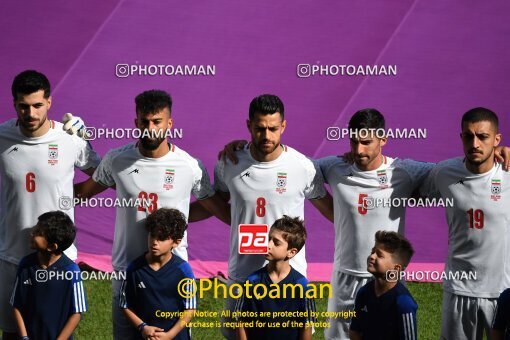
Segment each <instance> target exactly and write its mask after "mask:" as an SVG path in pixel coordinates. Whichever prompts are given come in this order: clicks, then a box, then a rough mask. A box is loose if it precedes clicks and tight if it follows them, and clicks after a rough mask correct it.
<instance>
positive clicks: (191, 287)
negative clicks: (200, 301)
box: [178, 262, 197, 309]
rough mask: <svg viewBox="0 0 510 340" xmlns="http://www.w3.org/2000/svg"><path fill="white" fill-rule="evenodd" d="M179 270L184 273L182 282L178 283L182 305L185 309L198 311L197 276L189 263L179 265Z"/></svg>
mask: <svg viewBox="0 0 510 340" xmlns="http://www.w3.org/2000/svg"><path fill="white" fill-rule="evenodd" d="M179 269H180V270H181V272H182V274H183V275H182V279H181V282H179V283H178V285H179V286H180V288H179V287H178V289H180V291H181V292H184V294H182V295H181V296H182V304H183V307H184V309H197V283H196V281H195V275H194V274H193V270H192V269H191V266H190V265H189V263H188V262H183V263H182V264H181V265H179Z"/></svg>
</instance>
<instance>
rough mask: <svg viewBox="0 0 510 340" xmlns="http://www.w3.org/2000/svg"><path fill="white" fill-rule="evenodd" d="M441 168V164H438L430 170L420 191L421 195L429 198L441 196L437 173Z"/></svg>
mask: <svg viewBox="0 0 510 340" xmlns="http://www.w3.org/2000/svg"><path fill="white" fill-rule="evenodd" d="M440 169H441V166H440V165H436V166H434V167H433V168H432V170H430V172H429V174H428V175H427V177H426V178H425V179H424V181H423V182H422V183H421V185H420V187H419V192H420V195H421V196H424V197H428V198H441V193H440V191H439V187H438V186H437V175H438V173H439V171H440Z"/></svg>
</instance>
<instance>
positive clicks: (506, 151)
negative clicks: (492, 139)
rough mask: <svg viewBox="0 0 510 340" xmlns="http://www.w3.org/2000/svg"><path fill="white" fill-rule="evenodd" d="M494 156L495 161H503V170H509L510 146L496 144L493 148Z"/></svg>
mask: <svg viewBox="0 0 510 340" xmlns="http://www.w3.org/2000/svg"><path fill="white" fill-rule="evenodd" d="M494 158H495V159H496V162H498V163H503V170H505V171H510V148H509V147H507V146H498V147H497V148H496V149H494Z"/></svg>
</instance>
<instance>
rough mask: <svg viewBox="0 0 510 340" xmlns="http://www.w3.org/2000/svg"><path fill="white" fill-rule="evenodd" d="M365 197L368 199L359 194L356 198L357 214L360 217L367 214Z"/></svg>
mask: <svg viewBox="0 0 510 340" xmlns="http://www.w3.org/2000/svg"><path fill="white" fill-rule="evenodd" d="M367 197H368V195H367V194H359V197H358V212H359V213H360V214H361V215H366V214H367V202H366V201H365V199H366V198H367Z"/></svg>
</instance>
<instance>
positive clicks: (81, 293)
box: [68, 263, 87, 313]
mask: <svg viewBox="0 0 510 340" xmlns="http://www.w3.org/2000/svg"><path fill="white" fill-rule="evenodd" d="M69 271H70V272H71V273H72V274H73V275H72V280H71V286H72V291H73V293H72V297H71V305H72V311H73V313H83V312H86V311H87V294H86V293H85V288H84V287H83V281H82V280H81V272H80V268H79V267H78V265H77V264H74V263H73V264H72V265H71V266H69V267H68V272H69Z"/></svg>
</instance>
